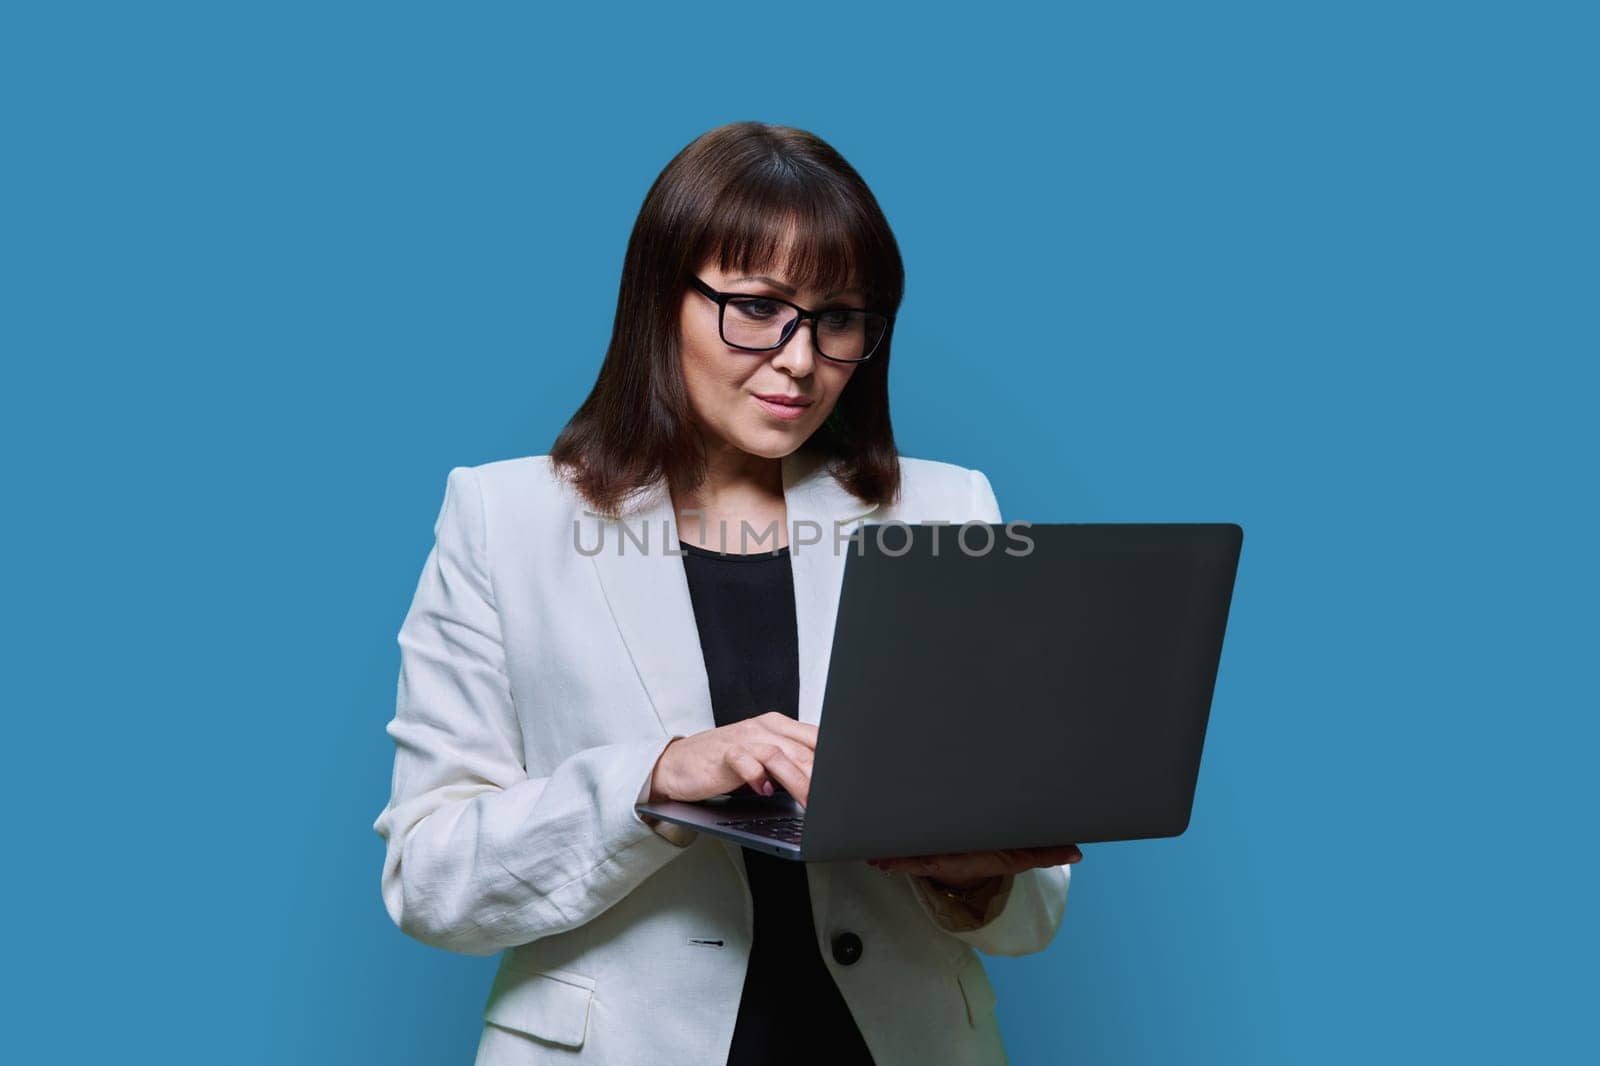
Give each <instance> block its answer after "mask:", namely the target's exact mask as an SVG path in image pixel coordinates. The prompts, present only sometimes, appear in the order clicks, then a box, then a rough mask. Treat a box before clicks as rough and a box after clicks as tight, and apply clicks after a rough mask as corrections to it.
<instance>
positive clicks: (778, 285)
mask: <svg viewBox="0 0 1600 1066" xmlns="http://www.w3.org/2000/svg"><path fill="white" fill-rule="evenodd" d="M747 281H760V282H765V283H766V284H768V285H771V286H772V287H773V288H774V289H777V290H779V291H780V292H784V293H787V294H788V295H790V296H793V295H794V294H795V290H794V289H793V288H791V287H790V286H788V285H785V284H784V283H783V282H781V281H779V280H778V279H777V278H769V277H767V276H766V275H765V274H756V275H754V276H753V277H748V278H734V279H733V280H732V281H730V282H728V284H729V285H741V284H743V283H744V282H747ZM847 292H854V293H860V294H861V295H862V296H865V295H866V290H865V289H860V288H857V287H855V286H851V287H850V288H848V289H835V290H834V291H833V292H830V293H824V294H823V297H822V298H823V299H824V300H831V299H833V298H834V297H835V296H843V295H844V294H845V293H847Z"/></svg>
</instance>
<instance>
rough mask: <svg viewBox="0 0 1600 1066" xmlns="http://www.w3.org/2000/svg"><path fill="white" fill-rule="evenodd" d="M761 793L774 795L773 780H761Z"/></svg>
mask: <svg viewBox="0 0 1600 1066" xmlns="http://www.w3.org/2000/svg"><path fill="white" fill-rule="evenodd" d="M761 794H762V795H763V796H770V795H772V782H771V781H763V782H761Z"/></svg>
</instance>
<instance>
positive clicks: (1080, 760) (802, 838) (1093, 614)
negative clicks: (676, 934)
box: [636, 522, 1244, 862]
mask: <svg viewBox="0 0 1600 1066" xmlns="http://www.w3.org/2000/svg"><path fill="white" fill-rule="evenodd" d="M981 525H985V523H969V527H968V528H967V531H966V534H965V536H964V538H963V539H962V540H961V541H960V545H959V546H958V544H957V538H956V534H957V533H958V532H960V531H961V529H962V528H963V527H960V526H951V525H936V524H904V523H865V524H863V525H862V526H861V527H860V528H859V530H858V532H857V534H856V536H855V539H854V540H853V541H852V542H850V543H847V544H845V545H843V546H841V548H840V549H839V550H841V551H844V552H847V557H846V560H845V566H844V576H843V584H842V586H841V588H840V594H839V608H838V616H837V618H836V622H835V628H834V637H833V650H832V653H831V657H830V659H829V663H828V679H827V684H826V687H825V689H824V694H823V701H822V710H821V718H820V721H819V723H818V730H817V747H816V751H815V753H814V760H813V764H812V776H811V785H810V795H809V802H808V803H807V805H806V806H804V807H802V806H801V805H800V803H799V801H798V800H796V799H795V798H794V797H793V796H791V795H789V794H788V793H787V792H786V791H783V790H782V788H781V786H779V787H778V791H777V792H775V794H774V795H772V796H762V795H760V794H758V793H756V792H754V791H753V790H752V789H750V788H749V786H748V785H745V786H741V788H740V790H739V791H737V792H732V793H728V794H725V795H722V796H717V797H714V798H712V799H708V800H702V801H699V802H695V803H682V802H674V801H665V802H660V803H646V804H639V805H637V807H636V809H637V810H639V811H642V812H644V813H648V814H651V815H653V816H655V817H657V818H661V819H664V820H666V821H669V822H674V823H677V824H679V825H684V826H688V827H689V828H691V829H695V830H698V831H700V832H702V833H710V834H712V835H713V836H717V837H723V838H726V839H728V840H731V841H734V842H737V843H738V844H740V845H742V846H743V847H747V848H752V849H755V850H757V851H761V852H765V853H767V854H770V855H776V856H779V857H781V858H786V859H793V860H795V861H799V862H825V861H836V860H845V859H868V858H891V857H898V856H909V855H933V854H947V853H953V852H963V851H982V850H990V849H1000V848H1027V847H1051V846H1059V845H1065V844H1086V843H1095V842H1102V841H1113V840H1141V839H1150V838H1156V837H1175V836H1178V835H1180V834H1182V833H1183V832H1184V830H1185V829H1187V828H1188V825H1189V820H1190V816H1191V813H1192V809H1193V804H1194V794H1195V785H1196V782H1197V781H1198V777H1199V772H1200V756H1201V751H1202V747H1203V745H1204V741H1205V732H1206V723H1207V720H1208V719H1209V717H1210V712H1211V698H1212V691H1213V688H1214V687H1215V684H1216V678H1217V670H1218V665H1219V663H1220V660H1221V655H1222V639H1223V632H1224V630H1225V628H1226V626H1227V619H1228V607H1229V603H1230V601H1231V599H1232V596H1233V584H1234V575H1235V572H1236V570H1237V568H1238V562H1239V550H1240V547H1241V544H1242V543H1243V538H1244V531H1243V529H1241V528H1240V527H1239V526H1238V525H1235V524H1232V523H1188V524H1179V523H1153V524H1152V523H1061V524H1046V523H1033V524H1030V523H1024V522H1015V523H1009V524H989V531H990V533H991V534H992V540H991V539H990V538H988V537H986V536H985V535H984V534H983V532H982V531H981V530H980V529H977V528H971V527H976V526H981ZM986 544H989V545H992V546H990V547H988V550H982V549H984V548H985V545H986ZM774 785H775V786H777V782H776V781H774Z"/></svg>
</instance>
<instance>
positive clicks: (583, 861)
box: [373, 467, 687, 955]
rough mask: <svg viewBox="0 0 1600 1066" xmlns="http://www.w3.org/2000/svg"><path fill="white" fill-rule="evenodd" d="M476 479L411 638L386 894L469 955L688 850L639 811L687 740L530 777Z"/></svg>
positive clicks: (418, 603)
mask: <svg viewBox="0 0 1600 1066" xmlns="http://www.w3.org/2000/svg"><path fill="white" fill-rule="evenodd" d="M487 550H488V548H487V541H486V530H485V521H484V508H483V501H482V497H481V494H480V488H479V483H478V477H477V473H476V471H474V470H473V469H472V468H470V467H456V468H455V469H452V470H451V471H450V474H449V477H448V478H447V480H446V485H445V496H444V502H443V504H442V505H441V507H440V509H439V515H438V518H437V519H436V520H435V522H434V545H433V547H432V549H431V550H430V551H429V553H428V556H427V559H426V561H425V562H424V564H423V568H422V576H421V578H420V580H419V581H418V583H417V589H416V594H415V596H414V597H413V599H412V601H411V607H410V609H409V610H408V611H407V613H406V616H405V620H404V622H403V623H402V625H401V628H400V633H399V637H398V640H399V644H400V677H399V683H398V685H397V691H396V701H395V713H394V718H393V719H392V720H391V721H390V722H389V724H388V727H387V732H388V734H389V736H390V737H392V738H393V740H394V744H395V757H394V773H393V777H392V781H391V791H390V798H389V803H388V805H387V806H386V807H385V809H384V810H383V812H382V814H380V815H379V816H378V819H377V821H376V822H375V823H374V824H373V829H374V830H375V831H376V832H377V833H378V835H379V836H381V837H382V838H383V840H384V843H385V847H386V852H385V856H384V862H383V877H382V892H383V903H384V907H385V909H387V911H388V912H389V916H390V918H392V919H393V920H394V922H395V924H396V925H398V926H399V927H400V929H401V930H403V931H404V932H405V933H407V934H408V935H410V936H412V937H414V938H415V939H417V940H420V941H422V942H423V943H425V944H429V945H432V946H434V947H439V948H444V949H446V950H450V951H457V952H461V953H463V954H468V955H492V954H494V953H496V952H498V951H501V950H504V949H505V948H508V947H511V946H514V945H517V944H526V943H529V942H531V941H533V940H537V939H539V938H540V937H545V936H550V935H552V934H555V933H559V932H563V931H565V930H568V929H571V928H574V927H576V926H579V925H582V924H583V923H585V922H588V921H590V920H591V919H593V918H594V917H596V916H597V915H599V914H601V913H603V912H604V911H605V910H606V909H607V908H609V907H611V906H612V905H613V904H615V903H617V902H618V901H619V900H621V899H622V898H623V897H625V896H626V895H627V894H628V892H629V891H631V890H632V889H633V888H634V887H635V886H636V885H638V884H640V883H641V882H642V881H644V880H645V879H646V878H648V877H649V876H650V875H651V874H652V873H654V872H655V871H656V870H658V869H660V868H661V867H662V866H664V865H665V864H666V863H668V862H670V861H671V860H672V859H673V858H674V857H675V856H677V855H680V854H682V853H683V848H684V846H686V844H687V841H684V843H682V844H680V843H677V842H675V841H673V840H670V839H669V838H668V837H667V835H666V834H664V833H662V832H658V831H656V830H655V829H652V827H651V826H650V825H649V824H647V823H646V822H645V821H644V820H642V819H641V818H640V817H639V815H638V814H637V812H635V810H634V803H635V802H636V801H637V800H638V798H639V796H640V795H642V794H645V793H647V792H648V788H649V782H650V777H651V774H652V773H653V771H654V769H655V764H656V759H657V758H658V757H659V756H660V754H661V752H662V751H663V750H664V749H665V748H666V746H667V744H668V743H669V742H670V740H671V738H668V737H650V738H644V739H640V740H636V741H628V742H624V743H617V744H607V745H604V746H600V747H593V748H588V749H586V750H583V751H579V752H576V753H574V754H572V755H570V756H569V757H567V758H566V759H565V760H563V761H562V762H561V763H559V764H558V765H557V766H556V767H555V768H554V771H553V772H552V773H551V774H550V775H549V776H548V777H538V778H532V777H529V776H528V772H527V769H526V767H525V765H524V762H523V755H522V729H521V725H520V723H519V721H518V719H517V714H516V709H515V707H514V706H513V705H512V699H511V689H510V684H509V682H508V680H507V673H506V663H505V649H504V647H503V644H502V638H501V630H500V620H499V613H498V610H497V608H496V606H495V599H494V590H493V588H492V584H491V581H490V578H489V568H488V556H487Z"/></svg>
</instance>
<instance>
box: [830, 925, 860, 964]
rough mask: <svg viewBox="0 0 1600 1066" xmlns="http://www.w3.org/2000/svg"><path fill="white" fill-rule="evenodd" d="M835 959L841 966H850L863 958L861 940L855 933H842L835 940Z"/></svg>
mask: <svg viewBox="0 0 1600 1066" xmlns="http://www.w3.org/2000/svg"><path fill="white" fill-rule="evenodd" d="M833 958H834V961H835V962H837V963H839V965H841V966H850V965H852V964H853V963H854V962H855V961H856V960H857V959H859V958H861V938H860V937H858V936H856V935H855V934H854V933H840V934H839V935H838V936H836V937H834V938H833Z"/></svg>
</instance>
